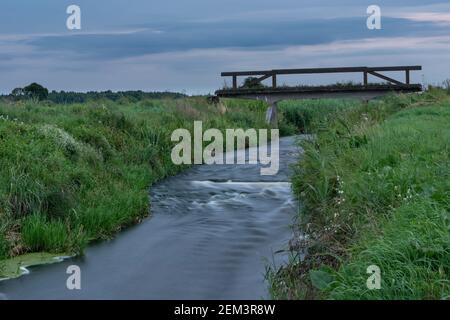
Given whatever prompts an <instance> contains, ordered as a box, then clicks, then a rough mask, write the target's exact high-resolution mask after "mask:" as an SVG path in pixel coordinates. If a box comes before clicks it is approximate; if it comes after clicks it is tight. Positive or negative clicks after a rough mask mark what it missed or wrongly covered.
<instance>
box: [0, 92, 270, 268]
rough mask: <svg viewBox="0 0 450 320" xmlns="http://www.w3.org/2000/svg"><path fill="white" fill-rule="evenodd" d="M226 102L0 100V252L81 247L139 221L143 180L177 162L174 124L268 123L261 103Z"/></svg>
mask: <svg viewBox="0 0 450 320" xmlns="http://www.w3.org/2000/svg"><path fill="white" fill-rule="evenodd" d="M225 104H226V106H225V107H224V106H223V105H222V108H219V107H218V106H216V105H211V104H208V103H207V102H206V99H205V98H201V97H198V98H185V99H163V100H143V101H139V102H136V103H124V102H123V101H118V102H116V103H114V102H111V101H108V100H104V101H100V102H89V103H84V104H72V105H57V104H53V103H49V102H42V103H37V102H33V101H19V102H15V103H11V102H6V101H3V102H0V259H4V258H7V257H11V256H15V255H19V254H23V253H29V252H36V251H46V252H49V253H79V252H81V251H82V250H83V248H84V247H85V246H86V244H87V243H88V241H90V240H93V239H104V238H109V237H111V236H113V235H114V234H115V233H116V232H117V231H119V230H120V229H121V228H123V227H126V226H127V225H130V224H133V223H136V222H138V221H140V219H142V217H144V216H146V215H148V214H149V200H148V188H149V187H150V186H151V185H152V184H154V183H156V182H157V181H159V180H161V179H163V178H164V177H167V176H169V175H173V174H176V173H177V172H179V171H180V170H182V169H183V168H184V167H180V166H176V165H174V164H173V163H172V161H171V159H170V154H171V149H172V147H173V145H174V143H173V142H171V141H170V137H171V134H172V132H173V130H175V129H177V128H187V129H190V130H192V128H193V121H194V120H202V121H203V123H204V127H205V128H208V127H215V128H218V129H225V128H240V127H242V128H249V127H254V128H265V127H266V124H265V120H264V117H265V106H264V104H262V103H255V102H244V101H233V100H229V101H226V102H225ZM227 110H228V111H227Z"/></svg>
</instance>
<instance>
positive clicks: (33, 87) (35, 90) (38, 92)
mask: <svg viewBox="0 0 450 320" xmlns="http://www.w3.org/2000/svg"><path fill="white" fill-rule="evenodd" d="M23 91H24V93H25V95H26V96H28V97H30V98H34V99H38V100H45V99H47V97H48V90H47V88H44V87H43V86H41V85H40V84H38V83H36V82H34V83H32V84H30V85H28V86H26V87H25V88H23Z"/></svg>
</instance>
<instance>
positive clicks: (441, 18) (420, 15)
mask: <svg viewBox="0 0 450 320" xmlns="http://www.w3.org/2000/svg"><path fill="white" fill-rule="evenodd" d="M397 17H400V18H404V19H408V20H412V21H419V22H432V23H435V24H438V25H442V26H448V25H450V13H448V12H414V13H404V14H398V15H397Z"/></svg>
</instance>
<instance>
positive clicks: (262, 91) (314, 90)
mask: <svg viewBox="0 0 450 320" xmlns="http://www.w3.org/2000/svg"><path fill="white" fill-rule="evenodd" d="M420 91H422V86H421V85H420V84H404V85H390V84H386V85H383V84H379V85H375V84H372V85H368V86H364V85H353V86H317V87H314V86H308V87H277V88H271V87H267V88H256V89H251V88H237V89H222V90H217V91H216V95H217V96H218V97H239V96H248V95H277V94H282V95H285V94H324V95H326V94H327V93H349V94H352V93H364V92H380V93H389V92H420Z"/></svg>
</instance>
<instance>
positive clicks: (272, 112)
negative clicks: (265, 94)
mask: <svg viewBox="0 0 450 320" xmlns="http://www.w3.org/2000/svg"><path fill="white" fill-rule="evenodd" d="M277 104H278V101H273V102H270V103H269V107H268V108H267V111H266V122H267V123H268V124H270V126H271V127H272V128H277V127H278V106H277Z"/></svg>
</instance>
